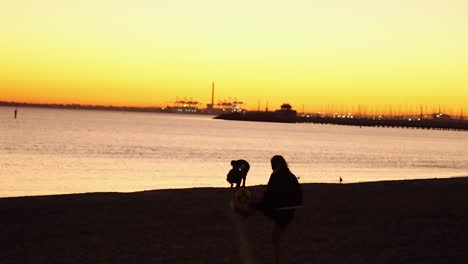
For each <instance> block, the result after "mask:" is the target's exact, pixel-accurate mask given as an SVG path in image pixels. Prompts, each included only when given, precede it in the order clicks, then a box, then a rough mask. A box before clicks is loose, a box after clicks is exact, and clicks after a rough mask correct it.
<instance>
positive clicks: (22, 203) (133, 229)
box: [0, 177, 468, 264]
mask: <svg viewBox="0 0 468 264" xmlns="http://www.w3.org/2000/svg"><path fill="white" fill-rule="evenodd" d="M301 185H302V188H303V192H304V208H303V209H299V210H297V212H296V217H295V219H294V220H293V223H292V224H291V226H290V227H288V230H287V234H286V236H287V259H288V262H287V263H297V264H299V263H429V264H431V263H462V262H464V261H466V260H468V251H467V250H466V248H468V229H467V228H466V227H467V226H468V203H466V194H467V193H468V177H456V178H444V179H424V180H404V181H382V182H365V183H350V184H338V183H337V184H328V183H311V184H301ZM248 188H249V190H250V191H251V193H252V197H253V199H259V197H261V195H262V192H263V190H264V186H263V185H259V186H251V187H248ZM233 191H234V189H230V188H192V189H165V190H149V191H142V192H132V193H85V194H70V195H51V196H29V197H11V198H2V199H0V215H2V217H1V218H0V227H1V228H0V248H1V249H2V254H0V263H149V262H152V263H236V264H239V263H248V261H250V263H272V262H273V256H272V253H271V252H272V251H271V250H272V249H271V242H270V241H271V240H270V236H271V222H270V221H269V219H267V218H266V217H265V216H264V215H262V214H260V213H256V214H255V215H252V216H250V217H249V218H246V219H243V218H241V217H239V216H238V215H236V214H234V213H233V212H232V210H230V209H229V206H228V204H229V201H230V200H231V199H232V197H233Z"/></svg>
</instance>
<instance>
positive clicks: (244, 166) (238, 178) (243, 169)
mask: <svg viewBox="0 0 468 264" xmlns="http://www.w3.org/2000/svg"><path fill="white" fill-rule="evenodd" d="M231 166H232V169H231V170H230V171H229V173H228V174H227V179H226V180H227V181H228V182H229V183H230V184H231V188H232V187H233V185H234V183H235V184H236V188H238V187H240V186H241V182H242V187H245V180H246V178H247V173H248V172H249V169H250V165H249V163H248V162H247V161H245V160H242V159H240V160H231Z"/></svg>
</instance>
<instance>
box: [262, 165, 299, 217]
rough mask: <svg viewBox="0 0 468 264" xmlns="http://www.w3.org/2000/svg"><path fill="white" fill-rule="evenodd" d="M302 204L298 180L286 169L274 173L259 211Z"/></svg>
mask: <svg viewBox="0 0 468 264" xmlns="http://www.w3.org/2000/svg"><path fill="white" fill-rule="evenodd" d="M301 204H302V190H301V186H300V184H299V182H298V181H297V178H296V176H295V175H294V174H292V172H291V171H290V170H289V169H288V168H286V167H284V168H280V169H278V170H277V171H275V172H273V173H272V174H271V176H270V180H269V181H268V185H267V189H266V191H265V193H264V194H263V198H262V200H261V201H260V202H259V203H258V204H257V209H258V210H261V211H264V212H267V211H271V210H275V209H280V208H284V207H290V206H298V205H301Z"/></svg>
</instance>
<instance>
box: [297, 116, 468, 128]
mask: <svg viewBox="0 0 468 264" xmlns="http://www.w3.org/2000/svg"><path fill="white" fill-rule="evenodd" d="M296 122H297V123H313V124H331V125H345V126H359V127H391V128H412V129H436V130H458V131H468V122H467V121H464V120H456V119H448V120H437V119H423V120H401V119H378V118H375V119H374V118H332V117H316V116H314V117H312V116H309V117H307V116H298V117H297V120H296Z"/></svg>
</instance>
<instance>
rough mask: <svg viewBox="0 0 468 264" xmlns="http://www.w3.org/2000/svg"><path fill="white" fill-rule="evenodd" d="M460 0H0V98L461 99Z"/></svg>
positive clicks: (252, 104) (466, 104)
mask: <svg viewBox="0 0 468 264" xmlns="http://www.w3.org/2000/svg"><path fill="white" fill-rule="evenodd" d="M466 10H468V1H464V0H445V1H442V0H440V1H439V0H426V1H422V0H404V1H403V0H381V1H375V0H374V1H371V0H356V1H347V0H327V1H325V0H322V1H311V0H307V1H306V0H304V1H300V0H290V1H272V0H268V1H266V0H257V1H245V0H238V1H219V0H216V1H215V0H170V1H162V0H156V1H154V0H17V1H7V0H0V58H1V59H0V91H1V92H0V100H4V101H21V102H45V103H82V104H112V105H136V106H148V105H151V106H153V105H158V106H165V105H167V104H171V103H173V102H174V101H175V100H176V97H179V98H184V97H186V98H193V100H197V101H201V102H203V103H209V102H210V100H211V82H212V81H214V82H215V83H216V99H217V100H219V99H226V100H229V98H231V99H234V98H235V99H237V100H242V101H244V102H246V107H247V108H250V109H256V108H257V106H258V102H259V101H260V102H261V107H262V108H264V107H265V103H266V101H268V102H269V105H270V107H271V108H276V106H279V105H280V104H281V103H283V102H289V103H291V104H292V105H293V106H294V107H295V108H297V109H300V108H301V107H302V105H304V106H305V109H306V110H316V109H321V108H322V109H323V107H324V106H327V105H328V106H329V105H333V106H337V107H338V106H343V105H346V106H348V105H354V106H355V105H358V104H361V105H367V106H373V107H381V108H382V107H384V106H385V105H393V106H398V105H400V106H401V105H403V106H404V107H407V106H408V105H410V106H414V107H419V106H420V105H429V107H434V106H442V107H449V108H451V109H452V110H453V111H457V109H460V108H466V111H468V34H466V33H467V28H468V15H467V11H466Z"/></svg>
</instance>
